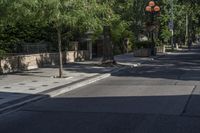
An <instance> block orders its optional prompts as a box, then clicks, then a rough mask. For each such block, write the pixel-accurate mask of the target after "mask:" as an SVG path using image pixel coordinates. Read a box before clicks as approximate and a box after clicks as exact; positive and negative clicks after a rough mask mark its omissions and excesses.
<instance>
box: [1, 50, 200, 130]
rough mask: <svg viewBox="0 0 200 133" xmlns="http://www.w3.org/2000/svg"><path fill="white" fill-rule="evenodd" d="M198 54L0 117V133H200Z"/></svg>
mask: <svg viewBox="0 0 200 133" xmlns="http://www.w3.org/2000/svg"><path fill="white" fill-rule="evenodd" d="M199 95H200V50H199V49H196V50H193V51H192V52H180V53H175V54H171V55H167V56H165V57H162V58H159V59H156V60H154V61H149V62H147V63H145V64H143V65H141V66H140V67H137V68H131V67H130V68H127V69H125V70H123V71H120V72H118V73H116V74H113V75H112V76H111V77H110V78H107V79H104V80H102V81H99V82H96V83H94V84H91V85H88V86H85V87H82V88H79V89H77V90H74V91H71V92H69V93H66V94H63V95H61V96H58V97H55V98H49V99H46V100H43V101H39V102H35V103H32V104H30V105H27V106H25V107H23V108H21V109H20V110H19V111H16V112H12V113H10V114H6V115H3V116H0V133H200V96H199Z"/></svg>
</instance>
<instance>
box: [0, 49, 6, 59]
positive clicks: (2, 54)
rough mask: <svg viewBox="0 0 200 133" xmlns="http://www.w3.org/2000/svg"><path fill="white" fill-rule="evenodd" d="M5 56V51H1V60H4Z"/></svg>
mask: <svg viewBox="0 0 200 133" xmlns="http://www.w3.org/2000/svg"><path fill="white" fill-rule="evenodd" d="M4 55H5V51H4V50H1V49H0V59H2V58H3V57H4Z"/></svg>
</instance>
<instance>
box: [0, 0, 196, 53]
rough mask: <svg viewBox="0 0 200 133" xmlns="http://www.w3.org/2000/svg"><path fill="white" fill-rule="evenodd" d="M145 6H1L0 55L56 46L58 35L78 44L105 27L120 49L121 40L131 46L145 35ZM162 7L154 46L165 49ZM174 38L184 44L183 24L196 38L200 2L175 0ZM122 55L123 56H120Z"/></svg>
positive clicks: (39, 1)
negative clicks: (42, 44) (34, 45)
mask: <svg viewBox="0 0 200 133" xmlns="http://www.w3.org/2000/svg"><path fill="white" fill-rule="evenodd" d="M147 3H148V0H146V1H141V0H1V1H0V49H1V51H6V52H17V47H18V46H19V45H20V44H21V43H22V42H38V41H40V40H47V41H51V42H54V43H57V32H58V30H59V32H60V34H61V39H62V40H65V42H68V41H70V40H76V39H78V38H79V37H81V36H83V34H84V33H85V32H86V31H88V30H93V31H94V32H95V37H98V36H99V35H100V34H102V30H103V26H104V25H110V26H111V28H112V39H113V42H114V43H113V44H115V45H116V46H118V47H120V48H121V49H123V40H124V38H129V39H130V41H131V42H132V44H133V45H134V42H136V41H138V37H139V34H140V33H143V32H144V28H145V24H146V22H147V20H148V14H146V13H145V6H146V5H147ZM157 3H158V5H160V7H161V12H160V16H157V17H156V21H158V22H159V30H158V31H159V33H158V37H157V40H158V41H159V42H162V43H167V42H168V41H169V39H170V37H171V34H170V30H169V28H168V23H169V21H170V17H171V16H170V10H171V3H170V0H159V1H157ZM173 4H174V18H173V19H174V25H175V26H174V27H175V29H174V32H175V38H176V40H181V41H182V42H184V41H185V40H186V29H187V28H186V18H187V16H188V17H189V18H188V21H189V24H188V30H189V31H191V32H189V35H188V36H189V37H194V36H195V35H196V34H199V33H200V28H199V27H200V15H199V14H200V1H199V0H173ZM121 51H122V50H121Z"/></svg>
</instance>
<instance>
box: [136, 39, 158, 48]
mask: <svg viewBox="0 0 200 133" xmlns="http://www.w3.org/2000/svg"><path fill="white" fill-rule="evenodd" d="M154 45H155V44H154V43H152V42H150V41H144V42H135V43H134V47H135V48H136V49H141V48H152V46H154Z"/></svg>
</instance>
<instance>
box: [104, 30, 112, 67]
mask: <svg viewBox="0 0 200 133" xmlns="http://www.w3.org/2000/svg"><path fill="white" fill-rule="evenodd" d="M103 45H104V46H103V60H102V64H115V60H114V56H113V46H112V42H111V31H110V26H104V41H103Z"/></svg>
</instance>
